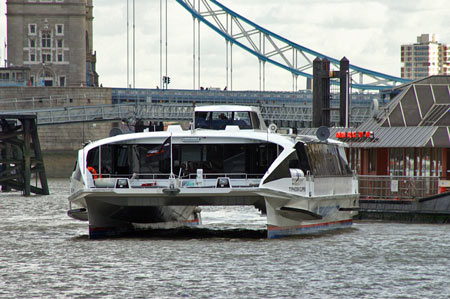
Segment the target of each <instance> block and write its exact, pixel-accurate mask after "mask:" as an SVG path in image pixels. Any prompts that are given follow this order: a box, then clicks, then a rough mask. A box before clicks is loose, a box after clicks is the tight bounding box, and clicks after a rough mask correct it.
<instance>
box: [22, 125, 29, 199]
mask: <svg viewBox="0 0 450 299" xmlns="http://www.w3.org/2000/svg"><path fill="white" fill-rule="evenodd" d="M21 121H22V125H23V139H24V140H23V141H24V144H23V160H24V165H23V167H24V169H23V173H24V195H25V196H30V194H31V188H30V180H31V153H30V143H31V130H30V120H29V119H22V120H21Z"/></svg>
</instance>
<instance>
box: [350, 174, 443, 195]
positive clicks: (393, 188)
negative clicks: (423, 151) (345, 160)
mask: <svg viewBox="0 0 450 299" xmlns="http://www.w3.org/2000/svg"><path fill="white" fill-rule="evenodd" d="M358 179H359V193H360V199H403V200H414V199H418V198H422V197H426V196H431V195H435V194H437V193H438V192H439V186H438V185H439V177H431V176H419V177H417V176H416V177H413V176H379V175H359V176H358Z"/></svg>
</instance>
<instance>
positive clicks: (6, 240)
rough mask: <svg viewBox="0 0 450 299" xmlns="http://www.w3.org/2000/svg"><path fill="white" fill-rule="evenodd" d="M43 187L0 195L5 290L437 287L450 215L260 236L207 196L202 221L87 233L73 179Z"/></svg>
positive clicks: (444, 285)
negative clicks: (143, 230) (137, 231)
mask: <svg viewBox="0 0 450 299" xmlns="http://www.w3.org/2000/svg"><path fill="white" fill-rule="evenodd" d="M49 184H50V191H51V195H50V196H32V197H28V198H25V197H22V196H20V193H3V194H0V297H2V298H32V297H41V298H61V297H62V298H64V297H70V298H98V297H105V298H443V297H448V296H449V295H450V284H449V278H450V267H449V266H450V258H449V255H450V243H449V236H450V225H427V224H425V225H420V224H397V223H381V222H358V223H355V224H354V225H353V227H352V228H349V229H346V230H343V231H340V232H334V233H326V234H323V235H320V236H305V237H297V238H291V239H281V240H280V239H279V240H267V239H265V238H264V236H265V234H266V231H265V218H264V217H261V216H260V215H259V214H258V211H257V210H255V209H254V208H252V207H202V208H203V212H202V214H203V216H202V217H203V226H204V227H205V228H203V229H200V230H199V231H198V233H197V232H196V231H195V230H194V231H192V230H189V231H186V232H184V233H183V232H181V233H180V232H178V231H177V232H172V233H171V234H170V235H168V236H164V235H161V234H160V235H141V236H133V237H128V238H115V239H106V240H89V239H88V237H87V232H88V227H87V223H86V222H79V221H76V220H72V219H71V218H69V217H67V216H66V210H67V196H68V192H69V182H68V181H67V180H51V181H50V182H49Z"/></svg>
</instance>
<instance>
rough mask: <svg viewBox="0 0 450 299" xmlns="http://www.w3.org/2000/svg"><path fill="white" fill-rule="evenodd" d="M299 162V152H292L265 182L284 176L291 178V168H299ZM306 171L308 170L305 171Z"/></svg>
mask: <svg viewBox="0 0 450 299" xmlns="http://www.w3.org/2000/svg"><path fill="white" fill-rule="evenodd" d="M298 164H299V162H298V156H297V152H296V151H294V152H292V153H291V154H290V155H289V156H287V157H286V158H285V159H284V160H283V161H282V162H281V163H280V164H279V165H278V166H277V167H276V168H275V169H274V170H273V171H272V173H271V174H270V175H269V176H268V177H267V178H266V180H265V181H264V184H266V183H269V182H272V181H275V180H279V179H282V178H290V177H291V172H290V170H289V168H298V167H297V166H298ZM305 173H306V172H305Z"/></svg>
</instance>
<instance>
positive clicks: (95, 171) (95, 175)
mask: <svg viewBox="0 0 450 299" xmlns="http://www.w3.org/2000/svg"><path fill="white" fill-rule="evenodd" d="M87 169H88V170H89V172H90V173H92V174H93V176H94V179H98V174H97V170H95V168H94V167H92V166H88V168H87Z"/></svg>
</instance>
